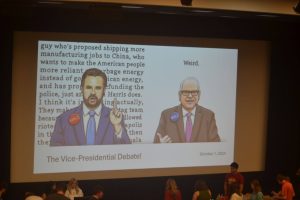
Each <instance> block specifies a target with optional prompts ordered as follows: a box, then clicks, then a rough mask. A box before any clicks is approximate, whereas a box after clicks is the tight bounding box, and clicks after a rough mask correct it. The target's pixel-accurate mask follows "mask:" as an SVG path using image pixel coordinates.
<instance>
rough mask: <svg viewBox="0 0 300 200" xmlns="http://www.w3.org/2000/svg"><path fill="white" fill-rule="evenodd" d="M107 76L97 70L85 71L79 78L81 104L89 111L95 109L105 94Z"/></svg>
mask: <svg viewBox="0 0 300 200" xmlns="http://www.w3.org/2000/svg"><path fill="white" fill-rule="evenodd" d="M106 86H107V76H106V74H105V73H104V72H102V71H101V70H99V69H97V68H91V69H87V70H86V71H85V72H84V73H83V75H82V78H81V85H80V89H81V92H82V96H83V102H84V104H85V105H86V106H87V107H88V108H89V109H95V108H97V107H98V106H99V105H100V104H101V102H102V99H103V96H104V94H105V88H106Z"/></svg>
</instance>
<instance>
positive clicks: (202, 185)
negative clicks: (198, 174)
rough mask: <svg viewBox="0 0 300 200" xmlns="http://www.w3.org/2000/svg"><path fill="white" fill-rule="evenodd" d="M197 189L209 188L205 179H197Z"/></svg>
mask: <svg viewBox="0 0 300 200" xmlns="http://www.w3.org/2000/svg"><path fill="white" fill-rule="evenodd" d="M194 188H195V191H202V190H207V189H208V186H207V184H206V182H205V181H204V180H197V181H196V183H195V186H194Z"/></svg>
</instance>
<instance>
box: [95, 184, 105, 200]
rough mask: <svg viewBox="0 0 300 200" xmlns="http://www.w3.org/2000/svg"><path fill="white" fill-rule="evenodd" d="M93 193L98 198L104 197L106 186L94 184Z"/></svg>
mask: <svg viewBox="0 0 300 200" xmlns="http://www.w3.org/2000/svg"><path fill="white" fill-rule="evenodd" d="M93 195H94V196H96V197H97V198H98V199H102V198H103V195H104V188H103V187H102V186H100V185H96V186H94V188H93Z"/></svg>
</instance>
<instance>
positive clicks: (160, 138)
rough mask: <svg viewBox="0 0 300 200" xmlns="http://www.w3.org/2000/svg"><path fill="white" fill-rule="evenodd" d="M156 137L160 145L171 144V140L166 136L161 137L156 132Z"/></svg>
mask: <svg viewBox="0 0 300 200" xmlns="http://www.w3.org/2000/svg"><path fill="white" fill-rule="evenodd" d="M156 135H157V136H158V138H159V142H160V143H172V139H171V138H170V137H169V136H168V135H165V136H162V135H161V134H160V133H158V132H157V133H156Z"/></svg>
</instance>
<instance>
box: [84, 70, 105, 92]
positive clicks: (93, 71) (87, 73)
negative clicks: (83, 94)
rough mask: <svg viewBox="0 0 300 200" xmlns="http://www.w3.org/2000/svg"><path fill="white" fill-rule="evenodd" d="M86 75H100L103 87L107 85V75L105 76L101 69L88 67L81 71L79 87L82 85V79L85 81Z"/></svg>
mask: <svg viewBox="0 0 300 200" xmlns="http://www.w3.org/2000/svg"><path fill="white" fill-rule="evenodd" d="M87 76H100V77H102V78H103V81H104V87H106V86H107V76H106V74H105V73H104V72H103V71H101V70H100V69H97V68H90V69H87V70H86V71H85V72H84V73H83V75H82V77H81V84H80V86H81V87H83V85H84V81H85V79H86V77H87Z"/></svg>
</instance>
